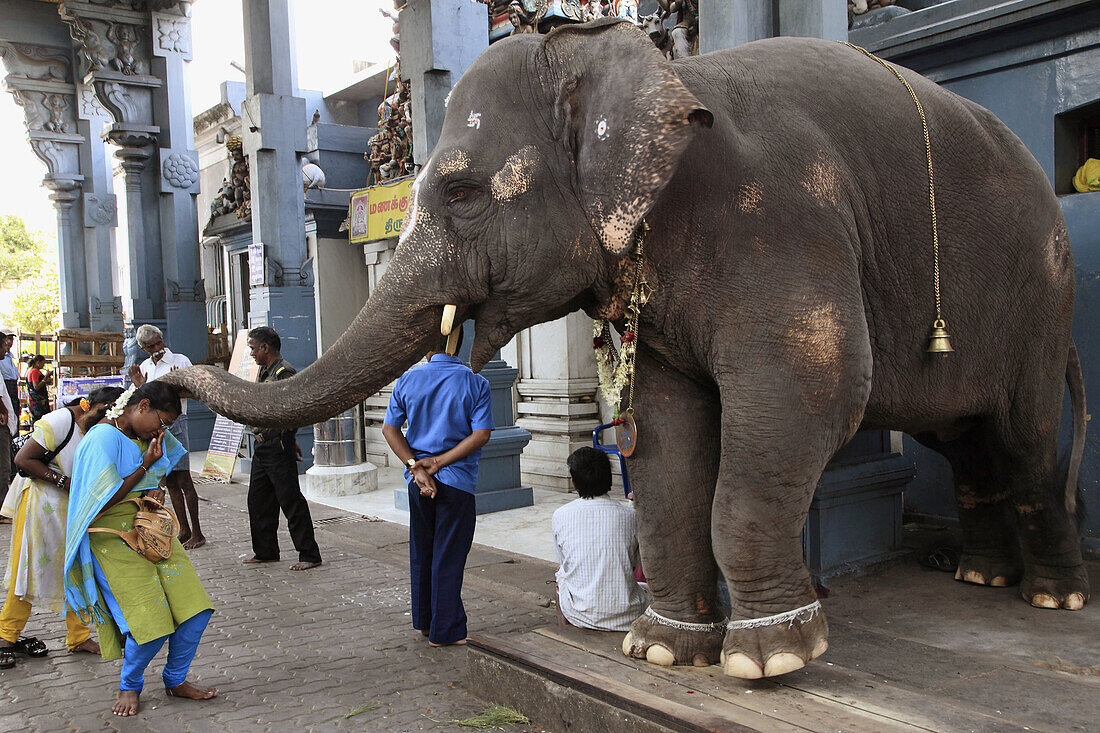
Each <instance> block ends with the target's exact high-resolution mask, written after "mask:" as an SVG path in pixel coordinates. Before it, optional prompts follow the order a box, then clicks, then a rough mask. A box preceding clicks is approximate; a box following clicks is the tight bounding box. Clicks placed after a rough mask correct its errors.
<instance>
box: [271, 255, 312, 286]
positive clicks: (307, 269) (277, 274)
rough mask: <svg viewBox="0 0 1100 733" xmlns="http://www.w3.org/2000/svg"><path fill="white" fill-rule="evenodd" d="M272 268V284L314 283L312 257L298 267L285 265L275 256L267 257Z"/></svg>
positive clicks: (306, 284) (305, 284) (307, 284)
mask: <svg viewBox="0 0 1100 733" xmlns="http://www.w3.org/2000/svg"><path fill="white" fill-rule="evenodd" d="M265 259H266V261H267V264H268V266H269V267H270V268H271V269H270V271H269V272H270V274H271V284H272V285H277V286H283V285H304V286H310V285H313V258H312V257H310V258H309V259H307V260H306V261H305V262H303V263H302V264H301V266H299V267H296V268H291V267H283V264H282V263H281V262H279V261H278V260H277V259H275V258H274V257H271V256H268V257H266V258H265Z"/></svg>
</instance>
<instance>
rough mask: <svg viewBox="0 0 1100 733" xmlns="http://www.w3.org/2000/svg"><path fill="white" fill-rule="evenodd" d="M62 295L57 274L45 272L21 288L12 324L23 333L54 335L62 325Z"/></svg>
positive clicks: (16, 300) (12, 308)
mask: <svg viewBox="0 0 1100 733" xmlns="http://www.w3.org/2000/svg"><path fill="white" fill-rule="evenodd" d="M60 310H61V294H60V287H59V284H58V279H57V273H56V272H44V273H42V275H40V276H39V277H36V278H35V279H34V280H30V281H26V282H24V283H23V284H22V285H21V286H20V287H19V293H18V294H17V295H16V296H15V299H14V300H13V301H12V305H11V316H10V320H11V322H12V323H13V324H14V325H15V326H16V327H17V328H18V329H19V330H20V331H21V332H23V333H54V332H55V331H57V329H58V328H59V327H60V325H61V314H60Z"/></svg>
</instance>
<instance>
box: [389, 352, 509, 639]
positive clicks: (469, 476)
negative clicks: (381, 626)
mask: <svg viewBox="0 0 1100 733" xmlns="http://www.w3.org/2000/svg"><path fill="white" fill-rule="evenodd" d="M445 344H446V337H443V338H442V339H441V341H440V343H439V344H438V345H437V346H436V348H435V349H434V350H432V351H429V352H428V363H427V364H421V365H418V366H415V367H413V368H412V369H410V370H409V371H407V372H405V374H404V375H403V376H402V377H401V378H400V379H398V380H397V384H396V385H394V388H393V395H392V396H391V397H390V404H389V407H388V408H387V409H386V421H385V425H383V427H382V435H383V436H385V438H386V442H387V443H389V446H390V450H392V451H393V452H394V454H395V455H396V456H397V457H398V458H399V459H400V460H401V462H402V463H404V464H405V466H406V468H407V470H406V472H405V479H406V480H407V481H408V484H409V564H410V566H411V572H410V574H411V576H412V618H413V628H415V629H417V630H419V631H420V633H422V634H424V635H425V636H427V637H428V643H429V644H430V645H432V646H447V645H450V644H465V643H466V610H465V609H464V608H463V606H462V598H461V593H462V574H463V572H464V571H465V569H466V555H467V554H469V552H470V546H471V545H472V544H473V541H474V520H475V516H476V512H475V505H474V491H475V489H476V487H477V462H478V459H479V458H480V457H481V447H482V446H483V445H485V443H487V442H488V440H489V434H490V433H491V431H492V429H493V410H492V402H491V400H490V394H489V382H488V381H487V380H486V379H485V377H482V376H481V375H479V374H474V373H473V372H472V371H470V368H469V367H468V366H466V365H465V364H463V363H462V360H461V359H459V358H457V357H454V356H449V355H448V354H447V353H446V351H445V348H446V345H445ZM461 344H462V338H461V336H459V339H458V346H461ZM457 349H458V347H457V346H456V347H455V350H456V351H457ZM406 421H407V422H408V430H407V431H406V432H405V434H404V435H402V433H401V426H402V425H403V424H405V423H406Z"/></svg>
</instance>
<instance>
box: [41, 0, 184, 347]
mask: <svg viewBox="0 0 1100 733" xmlns="http://www.w3.org/2000/svg"><path fill="white" fill-rule="evenodd" d="M157 5H158V7H162V6H163V7H170V6H173V5H175V3H173V2H164V1H162V2H158V3H157ZM58 12H59V13H60V15H61V19H62V20H63V21H65V23H67V24H68V26H69V31H70V33H71V34H72V37H73V39H74V41H76V48H77V50H78V52H79V54H80V57H81V59H82V66H83V68H84V69H85V70H86V71H85V74H84V76H83V83H84V84H85V85H88V86H91V87H92V88H94V90H95V94H96V98H97V99H98V100H99V102H100V104H102V105H103V107H104V108H105V109H106V110H107V112H108V113H109V114H110V116H111V120H112V121H111V124H110V125H108V126H107V128H106V130H105V132H104V134H105V136H106V137H107V138H108V139H109V140H110V141H111V142H112V143H114V144H115V145H117V146H119V150H117V151H116V152H115V156H116V157H117V158H118V159H119V160H120V161H121V164H122V170H123V180H124V184H123V185H124V187H125V200H126V201H125V206H126V238H125V245H124V246H119V249H124V250H125V254H122V253H121V252H120V253H119V257H118V259H119V260H120V263H121V264H122V265H123V270H124V277H125V280H126V282H125V283H118V285H120V286H121V287H119V290H121V291H122V293H123V311H124V313H125V318H126V325H127V326H132V325H134V324H139V323H153V324H156V325H157V326H159V327H161V328H166V322H165V320H164V273H163V269H162V262H163V257H162V254H161V250H160V217H159V215H158V201H157V199H158V195H159V194H158V190H159V186H160V181H159V170H158V168H157V166H156V165H155V164H154V165H149V159H150V158H151V157H153V155H154V154H155V145H156V142H157V136H158V134H159V133H160V128H159V127H157V126H156V125H154V124H153V92H154V90H156V89H159V88H160V87H161V85H162V82H161V80H160V79H158V78H157V77H155V76H152V75H150V73H149V72H150V61H151V58H152V40H151V34H152V32H151V28H150V20H149V19H150V16H149V13H148V11H146V10H135V9H133V6H132V5H131V4H129V3H127V4H125V5H119V4H104V3H97V2H89V1H88V0H62V1H61V2H59V3H58ZM119 244H120V245H121V242H120V243H119Z"/></svg>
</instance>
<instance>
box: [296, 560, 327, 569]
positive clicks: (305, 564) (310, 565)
mask: <svg viewBox="0 0 1100 733" xmlns="http://www.w3.org/2000/svg"><path fill="white" fill-rule="evenodd" d="M320 564H321V561H320V560H318V561H317V562H296V563H294V564H293V565H291V566H290V569H291V570H309V569H310V568H315V567H317V566H318V565H320Z"/></svg>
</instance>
